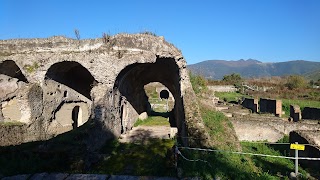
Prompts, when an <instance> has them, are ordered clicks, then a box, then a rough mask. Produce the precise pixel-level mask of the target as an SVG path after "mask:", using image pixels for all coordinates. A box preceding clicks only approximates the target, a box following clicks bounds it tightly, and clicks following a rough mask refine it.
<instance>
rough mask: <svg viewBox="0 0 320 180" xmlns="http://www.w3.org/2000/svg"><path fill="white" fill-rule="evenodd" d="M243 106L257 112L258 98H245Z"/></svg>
mask: <svg viewBox="0 0 320 180" xmlns="http://www.w3.org/2000/svg"><path fill="white" fill-rule="evenodd" d="M242 106H243V107H245V108H248V109H250V110H251V112H253V113H257V112H258V107H259V102H258V99H252V98H244V100H243V101H242Z"/></svg>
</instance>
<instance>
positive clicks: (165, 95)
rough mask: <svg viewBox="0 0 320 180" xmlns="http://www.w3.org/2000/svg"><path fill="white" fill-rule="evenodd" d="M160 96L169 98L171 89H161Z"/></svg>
mask: <svg viewBox="0 0 320 180" xmlns="http://www.w3.org/2000/svg"><path fill="white" fill-rule="evenodd" d="M160 98H161V99H169V91H168V90H166V89H163V90H161V91H160Z"/></svg>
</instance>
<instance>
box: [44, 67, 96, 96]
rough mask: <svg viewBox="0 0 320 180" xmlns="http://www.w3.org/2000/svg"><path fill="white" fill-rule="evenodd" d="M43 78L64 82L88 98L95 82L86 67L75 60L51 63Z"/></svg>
mask: <svg viewBox="0 0 320 180" xmlns="http://www.w3.org/2000/svg"><path fill="white" fill-rule="evenodd" d="M45 79H46V80H47V79H51V80H54V81H57V82H59V83H61V84H64V85H66V86H68V87H70V88H72V89H74V90H75V91H77V92H79V93H80V94H82V95H83V96H85V97H87V98H88V99H90V100H91V96H90V91H91V89H92V87H93V86H94V85H95V84H96V82H97V81H96V80H95V79H94V77H93V76H92V74H91V73H90V72H89V71H88V69H86V68H85V67H83V66H82V65H81V64H80V63H78V62H75V61H63V62H58V63H55V64H53V65H52V66H51V67H50V68H49V69H48V71H47V73H46V75H45ZM65 94H67V92H65Z"/></svg>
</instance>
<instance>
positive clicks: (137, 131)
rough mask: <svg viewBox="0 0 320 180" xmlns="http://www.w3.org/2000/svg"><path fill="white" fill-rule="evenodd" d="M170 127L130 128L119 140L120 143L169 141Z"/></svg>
mask: <svg viewBox="0 0 320 180" xmlns="http://www.w3.org/2000/svg"><path fill="white" fill-rule="evenodd" d="M169 136H170V127H168V126H138V127H134V128H132V130H131V131H129V132H127V133H126V134H122V135H121V136H120V138H119V141H120V142H137V141H145V140H147V139H152V138H159V139H169V138H170V137H169Z"/></svg>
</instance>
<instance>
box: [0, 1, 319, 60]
mask: <svg viewBox="0 0 320 180" xmlns="http://www.w3.org/2000/svg"><path fill="white" fill-rule="evenodd" d="M74 29H78V30H79V31H80V35H81V38H82V39H83V38H96V37H101V36H102V33H103V32H106V33H108V34H112V35H113V34H117V33H121V32H125V33H138V32H142V31H152V32H154V33H156V34H157V35H159V36H164V37H165V39H166V40H167V41H169V42H171V43H173V44H174V45H175V46H176V47H178V48H179V49H180V50H181V51H182V53H183V55H184V57H185V59H186V60H187V62H188V64H193V63H197V62H199V61H203V60H210V59H224V60H238V59H248V58H253V59H257V60H260V61H263V62H279V61H288V60H299V59H303V60H311V61H319V62H320V0H202V1H191V0H161V1H160V0H154V1H151V0H148V1H147V0H127V1H125V0H120V1H107V0H100V1H94V0H91V1H80V0H78V1H66V0H28V1H23V0H0V39H11V38H34V37H50V36H53V35H64V36H67V37H72V38H75V35H74Z"/></svg>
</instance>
